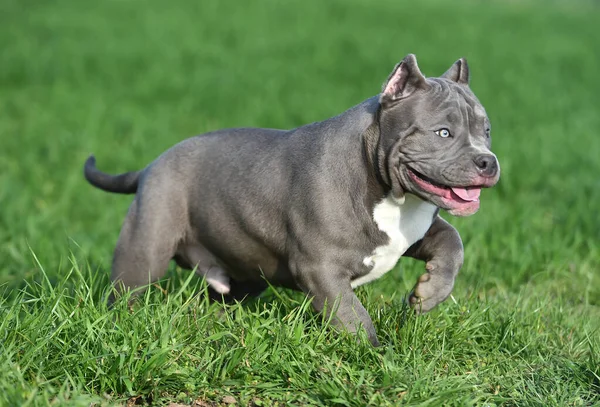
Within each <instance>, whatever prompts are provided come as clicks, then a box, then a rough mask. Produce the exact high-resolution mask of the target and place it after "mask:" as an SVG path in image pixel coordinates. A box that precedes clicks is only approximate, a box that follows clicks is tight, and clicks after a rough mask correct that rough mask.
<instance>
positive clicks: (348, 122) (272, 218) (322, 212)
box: [85, 54, 500, 345]
mask: <svg viewBox="0 0 600 407" xmlns="http://www.w3.org/2000/svg"><path fill="white" fill-rule="evenodd" d="M468 84H469V69H468V67H467V63H466V61H465V60H464V59H460V60H458V61H456V62H455V63H454V65H452V67H450V69H449V70H448V71H447V72H446V73H445V74H444V75H442V76H441V77H439V78H428V79H426V78H425V77H424V76H423V74H422V73H421V72H420V70H419V67H418V66H417V61H416V58H415V56H414V55H412V54H411V55H408V56H406V57H405V58H404V59H403V60H402V61H401V62H400V63H399V64H398V65H396V67H395V68H394V70H393V72H392V73H391V75H390V76H389V78H388V80H387V81H386V83H385V85H384V86H383V91H382V93H381V94H379V95H378V96H375V97H372V98H370V99H367V100H366V101H364V102H363V103H361V104H359V105H357V106H355V107H353V108H351V109H350V110H347V111H345V112H344V113H342V114H340V115H338V116H336V117H333V118H330V119H328V120H325V121H322V122H318V123H312V124H308V125H305V126H302V127H298V128H296V129H293V130H274V129H256V128H241V129H229V130H220V131H215V132H211V133H208V134H204V135H201V136H197V137H193V138H190V139H187V140H184V141H182V142H180V143H179V144H177V145H175V146H174V147H172V148H170V149H169V150H167V151H166V152H165V153H163V154H162V155H161V156H160V157H158V158H157V159H156V160H155V161H154V162H153V163H151V164H150V165H149V166H148V167H146V168H145V169H143V170H141V171H137V172H129V173H125V174H121V175H115V176H113V175H108V174H105V173H102V172H100V171H99V170H97V169H96V167H95V159H94V157H93V156H91V157H90V158H89V159H88V160H87V162H86V163H85V177H86V178H87V180H88V181H89V182H90V183H91V184H92V185H94V186H96V187H98V188H100V189H103V190H105V191H109V192H116V193H123V194H136V195H135V199H134V200H133V203H132V204H131V207H130V208H129V212H128V214H127V217H126V218H125V222H124V225H123V228H122V230H121V234H120V236H119V240H118V243H117V246H116V249H115V253H114V259H113V265H112V277H111V278H112V281H113V282H115V283H116V287H117V289H118V290H124V289H134V288H138V287H141V286H144V285H147V284H148V283H149V282H152V281H156V280H158V279H160V278H161V277H162V276H163V275H164V273H165V272H166V270H167V267H168V264H169V261H170V260H171V259H175V261H176V262H177V263H178V264H179V265H180V266H181V267H183V268H187V269H193V268H197V270H198V273H200V274H202V275H203V276H204V277H205V278H206V281H207V283H208V284H209V287H210V288H211V289H212V290H214V291H211V292H212V294H213V295H217V294H216V293H219V295H223V296H224V297H225V298H226V299H241V298H243V297H244V296H246V295H256V294H258V293H260V292H261V291H262V290H264V289H265V288H266V286H267V283H266V281H265V280H267V281H269V282H270V283H271V284H273V285H276V286H282V287H288V288H292V289H297V290H302V291H304V292H305V293H306V294H308V295H310V296H311V297H312V299H313V301H312V304H313V305H314V307H315V308H316V310H318V311H322V310H327V311H326V312H327V313H328V314H329V313H330V312H334V318H333V319H332V320H333V322H334V324H335V325H337V326H338V327H343V328H345V329H347V330H349V331H350V332H356V331H357V330H358V329H359V328H360V326H362V327H363V328H364V329H365V330H366V332H367V334H368V336H369V340H370V341H371V343H372V344H373V345H378V343H379V342H378V340H377V336H376V333H375V328H374V327H373V322H372V321H371V318H370V317H369V315H368V313H367V311H366V310H365V308H364V307H363V306H362V304H361V303H360V301H359V300H358V298H357V297H356V295H355V294H354V292H353V289H354V288H355V287H358V286H359V285H362V284H365V283H368V282H369V281H372V280H375V279H377V278H379V277H381V276H383V275H384V274H385V273H386V272H388V271H389V270H391V269H392V268H394V266H395V265H396V263H397V262H398V260H399V259H400V257H401V256H409V257H413V258H416V259H420V260H423V261H425V262H426V272H425V274H423V275H422V276H421V277H420V278H419V279H418V282H417V284H416V286H415V287H414V289H413V291H412V292H411V294H410V296H409V299H408V300H409V303H410V304H411V305H412V306H413V307H414V308H415V309H416V311H417V312H427V311H429V310H431V309H432V308H433V307H435V306H436V305H437V304H439V303H440V302H442V301H444V300H445V299H446V298H447V297H448V296H449V295H450V292H451V291H452V288H453V286H454V279H455V277H456V275H457V273H458V271H459V269H460V267H461V266H462V263H463V246H462V242H461V239H460V236H459V234H458V232H457V231H456V230H455V229H454V228H453V227H452V226H451V225H450V224H448V223H447V222H446V221H444V220H443V219H442V218H441V217H440V216H439V215H438V212H439V209H440V208H441V209H444V210H447V211H448V212H449V213H450V214H452V215H457V216H468V215H471V214H473V213H475V212H476V211H477V210H478V209H479V194H480V192H481V188H487V187H491V186H493V185H494V184H496V182H497V181H498V178H499V176H500V169H499V165H498V161H497V160H496V157H495V155H494V154H492V153H491V151H490V123H489V120H488V117H487V115H486V112H485V110H484V108H483V107H482V105H481V104H480V103H479V101H478V100H477V98H476V97H475V95H474V94H473V93H472V92H471V90H470V88H469V86H468ZM138 292H139V290H138ZM334 303H335V304H336V305H337V306H336V307H335V310H334V309H333V308H334V307H332V306H331V305H333V304H334ZM326 304H329V305H330V306H327V307H326Z"/></svg>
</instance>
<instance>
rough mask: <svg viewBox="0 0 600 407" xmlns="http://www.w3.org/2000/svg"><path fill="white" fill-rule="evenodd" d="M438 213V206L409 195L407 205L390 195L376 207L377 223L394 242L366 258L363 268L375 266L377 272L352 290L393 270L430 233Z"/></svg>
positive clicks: (379, 248) (377, 249) (361, 278)
mask: <svg viewBox="0 0 600 407" xmlns="http://www.w3.org/2000/svg"><path fill="white" fill-rule="evenodd" d="M436 209H437V208H436V206H435V205H433V204H431V203H429V202H425V201H423V200H421V199H419V198H418V197H416V196H415V195H412V194H406V195H405V200H404V202H403V203H399V202H398V200H396V199H394V198H393V197H392V196H391V195H388V196H387V197H385V198H384V199H383V200H382V201H381V202H380V203H378V204H377V205H375V209H374V210H373V220H374V221H375V223H376V224H377V226H378V227H379V230H381V231H382V232H385V234H387V235H388V237H389V239H390V240H389V242H388V243H387V244H386V245H384V246H379V247H377V248H375V250H374V251H373V253H372V254H371V255H370V256H368V257H365V258H364V260H363V264H364V265H365V266H367V267H369V266H370V265H373V268H372V269H371V271H370V272H369V273H368V274H365V275H364V276H361V277H359V278H357V279H355V280H353V281H352V288H354V287H358V286H359V285H362V284H365V283H368V282H370V281H373V280H376V279H378V278H379V277H381V276H383V275H384V274H385V273H387V272H388V271H390V270H391V269H393V268H394V266H396V263H398V260H400V256H402V255H403V254H404V252H406V250H408V248H409V247H410V246H412V244H413V243H415V242H416V241H418V240H419V239H421V238H422V237H423V236H424V235H425V233H426V232H427V230H429V227H430V226H431V224H432V223H433V214H434V213H435V210H436Z"/></svg>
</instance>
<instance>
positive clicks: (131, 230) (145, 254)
mask: <svg viewBox="0 0 600 407" xmlns="http://www.w3.org/2000/svg"><path fill="white" fill-rule="evenodd" d="M164 204H165V203H164V202H162V206H164ZM144 205H145V206H144ZM168 205H169V206H170V207H169V208H165V207H161V202H160V199H158V200H155V201H152V200H146V201H143V202H142V201H141V200H140V197H139V196H136V199H135V200H134V201H133V203H132V204H131V206H130V208H129V212H128V213H127V217H126V218H125V222H124V223H123V227H122V229H121V233H120V235H119V239H118V241H117V245H116V248H115V252H114V257H113V263H112V274H111V281H112V282H113V283H114V285H115V289H116V292H117V293H122V292H123V291H125V290H131V291H132V295H133V296H134V297H135V296H138V295H139V294H141V293H142V292H143V289H142V288H141V287H145V286H147V285H148V284H150V283H153V282H155V281H157V280H159V279H160V278H162V277H163V276H164V275H165V273H166V271H167V267H168V265H169V261H170V260H171V258H172V257H173V255H174V254H175V250H176V246H177V243H178V241H179V240H180V239H181V235H182V232H181V231H180V230H178V229H180V228H181V226H180V225H181V222H177V221H178V219H175V218H176V217H177V216H178V213H181V212H179V211H177V210H173V209H178V208H173V202H170V203H168ZM113 301H114V296H113V295H111V297H110V299H109V302H111V303H112V302H113Z"/></svg>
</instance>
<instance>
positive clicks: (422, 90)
mask: <svg viewBox="0 0 600 407" xmlns="http://www.w3.org/2000/svg"><path fill="white" fill-rule="evenodd" d="M379 103H380V112H379V130H380V139H379V147H378V148H379V150H378V155H379V157H380V159H379V162H380V171H381V173H382V175H383V178H384V180H385V181H386V182H387V183H388V184H389V186H390V187H391V188H392V193H393V194H394V196H395V197H396V198H402V197H403V195H404V192H410V193H413V194H415V195H417V196H419V197H421V198H422V199H425V200H427V201H429V202H431V203H433V204H434V205H436V206H438V207H440V208H442V209H445V210H447V211H448V212H449V213H450V214H452V215H458V216H468V215H472V214H473V213H475V212H477V210H478V209H479V194H480V192H481V188H489V187H491V186H493V185H494V184H496V182H498V178H499V177H500V166H499V164H498V160H497V159H496V156H495V155H494V154H493V153H492V152H491V151H490V145H491V136H490V130H491V129H490V121H489V119H488V117H487V114H486V112H485V109H484V108H483V106H482V105H481V103H480V102H479V100H477V98H476V97H475V95H474V94H473V92H472V91H471V89H470V88H469V68H468V66H467V62H466V60H464V59H459V60H458V61H456V62H455V63H454V65H452V66H451V67H450V69H449V70H448V71H447V72H446V73H445V74H444V75H442V76H441V77H438V78H425V77H424V76H423V74H422V73H421V71H420V70H419V67H418V65H417V60H416V58H415V56H414V55H412V54H411V55H408V56H406V57H405V58H404V59H403V60H402V62H400V63H399V64H398V65H396V67H395V68H394V70H393V71H392V73H391V75H390V76H389V78H388V80H387V82H386V83H385V84H384V86H383V92H382V93H381V94H380V97H379Z"/></svg>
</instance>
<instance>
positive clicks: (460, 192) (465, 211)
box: [406, 167, 484, 216]
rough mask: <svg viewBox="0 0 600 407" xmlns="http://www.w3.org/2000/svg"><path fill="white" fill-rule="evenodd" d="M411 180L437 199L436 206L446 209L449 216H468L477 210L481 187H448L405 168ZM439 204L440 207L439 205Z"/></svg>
mask: <svg viewBox="0 0 600 407" xmlns="http://www.w3.org/2000/svg"><path fill="white" fill-rule="evenodd" d="M406 168H407V170H408V171H407V172H408V175H409V177H410V178H411V180H412V181H413V182H414V184H416V185H417V186H418V187H419V189H421V190H422V191H424V192H427V193H428V194H430V195H434V196H435V197H438V198H439V201H440V202H439V203H438V202H434V203H436V204H438V206H440V207H442V209H446V210H447V211H448V212H449V213H450V214H452V215H457V216H468V215H472V214H473V213H475V212H477V210H478V209H479V195H480V194H481V188H483V187H484V186H483V185H469V186H463V187H450V186H446V185H442V184H440V183H439V182H436V181H434V180H432V179H431V178H429V177H427V176H426V175H424V174H422V173H420V172H418V171H416V170H414V169H412V168H410V167H406ZM440 204H441V205H440Z"/></svg>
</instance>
